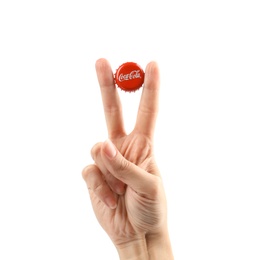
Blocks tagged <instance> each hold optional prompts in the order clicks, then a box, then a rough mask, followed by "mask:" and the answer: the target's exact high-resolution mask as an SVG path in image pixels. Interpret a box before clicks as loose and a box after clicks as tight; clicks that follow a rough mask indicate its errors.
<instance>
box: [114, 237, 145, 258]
mask: <svg viewBox="0 0 260 260" xmlns="http://www.w3.org/2000/svg"><path fill="white" fill-rule="evenodd" d="M116 249H117V252H118V255H119V257H120V260H148V259H149V256H148V252H147V245H146V239H145V237H143V238H140V239H136V240H134V241H131V242H127V243H123V244H120V245H117V246H116Z"/></svg>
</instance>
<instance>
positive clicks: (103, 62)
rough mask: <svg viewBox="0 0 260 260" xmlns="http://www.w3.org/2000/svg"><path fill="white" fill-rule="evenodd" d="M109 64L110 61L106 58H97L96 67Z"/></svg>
mask: <svg viewBox="0 0 260 260" xmlns="http://www.w3.org/2000/svg"><path fill="white" fill-rule="evenodd" d="M107 65H109V62H108V60H107V59H105V58H99V59H97V60H96V64H95V66H96V69H99V68H103V67H106V66H107Z"/></svg>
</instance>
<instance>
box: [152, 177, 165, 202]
mask: <svg viewBox="0 0 260 260" xmlns="http://www.w3.org/2000/svg"><path fill="white" fill-rule="evenodd" d="M154 177H155V178H154V180H153V182H152V184H151V186H150V192H151V195H152V197H153V198H158V196H160V194H161V187H162V180H161V178H159V177H157V176H154Z"/></svg>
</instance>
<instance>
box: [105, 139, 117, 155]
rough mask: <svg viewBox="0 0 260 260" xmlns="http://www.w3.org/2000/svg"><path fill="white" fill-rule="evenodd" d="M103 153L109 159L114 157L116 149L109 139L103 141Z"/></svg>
mask: <svg viewBox="0 0 260 260" xmlns="http://www.w3.org/2000/svg"><path fill="white" fill-rule="evenodd" d="M104 152H105V154H106V155H107V156H108V157H109V158H114V157H115V156H116V148H115V146H114V145H113V144H112V142H111V141H110V140H109V139H107V140H106V141H105V147H104Z"/></svg>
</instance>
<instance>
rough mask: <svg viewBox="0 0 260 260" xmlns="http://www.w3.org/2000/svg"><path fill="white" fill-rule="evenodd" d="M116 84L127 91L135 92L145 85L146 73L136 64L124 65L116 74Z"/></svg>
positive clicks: (128, 63) (127, 63)
mask: <svg viewBox="0 0 260 260" xmlns="http://www.w3.org/2000/svg"><path fill="white" fill-rule="evenodd" d="M115 83H116V84H117V86H118V87H119V88H121V89H122V90H125V91H129V92H131V91H135V90H137V89H139V88H140V87H142V85H143V83H144V71H143V70H142V68H141V67H140V66H139V65H138V64H137V63H134V62H126V63H124V64H122V65H121V66H120V67H119V68H118V69H117V70H116V73H115Z"/></svg>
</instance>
